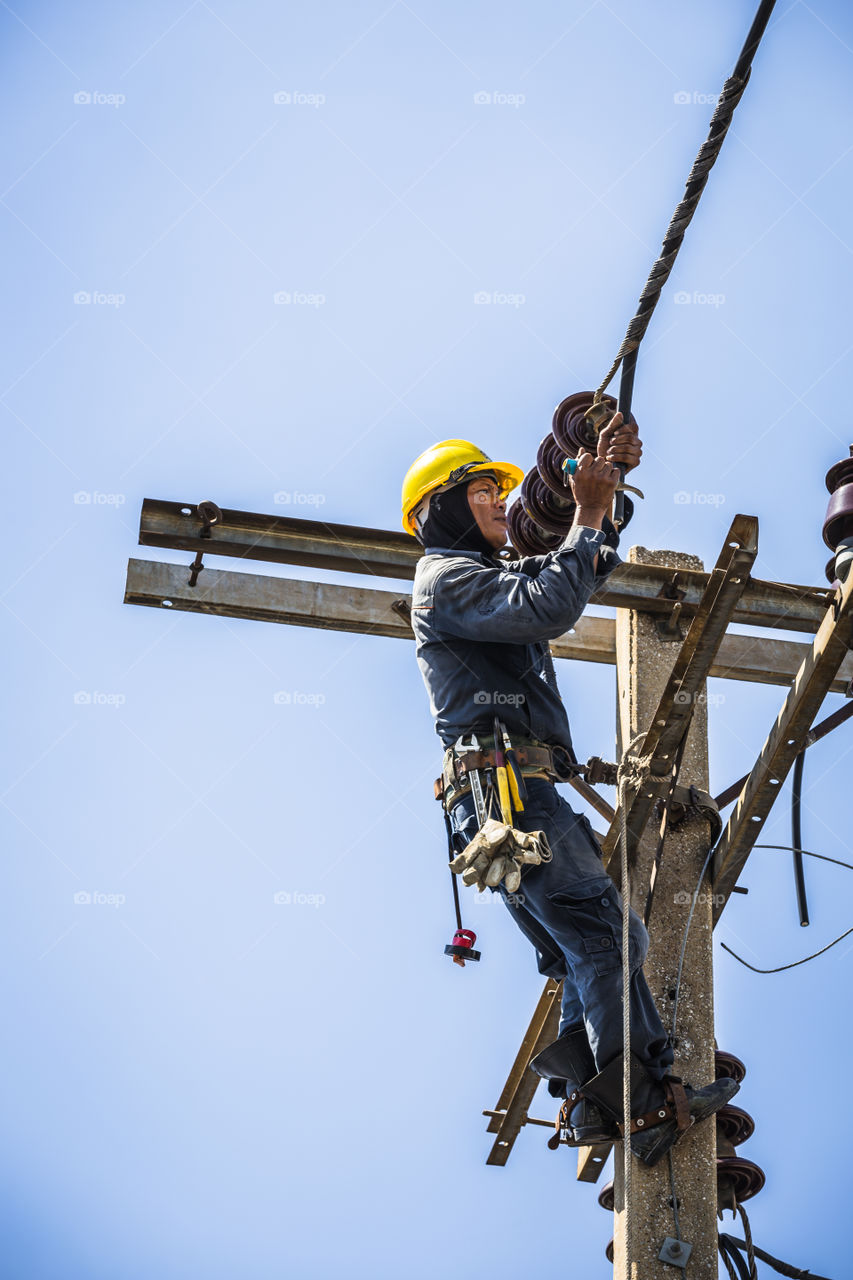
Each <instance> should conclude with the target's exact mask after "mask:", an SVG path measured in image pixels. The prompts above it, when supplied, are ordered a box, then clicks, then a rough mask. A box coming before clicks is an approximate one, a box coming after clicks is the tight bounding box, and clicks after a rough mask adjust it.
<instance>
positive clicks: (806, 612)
mask: <svg viewBox="0 0 853 1280" xmlns="http://www.w3.org/2000/svg"><path fill="white" fill-rule="evenodd" d="M202 505H203V504H196V503H186V502H185V503H181V502H164V501H161V500H159V499H154V498H146V499H145V500H144V502H143V504H142V513H141V516H140V522H139V542H140V545H141V546H149V547H171V548H173V549H175V550H179V551H191V552H198V551H202V552H204V553H205V555H207V556H211V555H219V556H231V557H234V558H236V559H239V560H265V561H269V562H271V563H273V564H298V565H307V566H309V567H316V568H322V569H337V570H340V571H342V572H347V573H364V574H370V575H373V576H376V577H384V578H398V579H401V580H408V581H411V579H412V578H414V576H415V567H416V565H417V562H418V560H419V559H420V558H421V556H422V555H423V549H422V547H421V546H420V544H419V543H418V542H416V541H415V539H414V538H413V537H411V536H410V535H409V534H407V533H403V532H402V531H400V532H399V533H398V532H395V531H394V530H389V529H370V528H362V527H361V526H358V525H348V524H334V523H331V522H325V521H321V520H302V519H298V518H295V517H293V516H284V515H274V516H273V515H261V514H258V513H256V512H251V511H233V510H231V509H229V508H227V507H223V508H221V511H220V516H221V518H220V519H217V520H216V523H215V524H213V525H212V526H208V525H206V524H205V522H204V520H203V519H202V517H201V516H200V515H199V506H202ZM507 568H510V569H511V568H512V560H508V561H507ZM671 578H672V572H671V571H670V570H667V569H664V568H661V567H656V566H653V565H640V564H623V565H620V566H619V568H618V569H615V570H614V572H613V573H612V574H611V575H610V576H609V578H608V579H607V581H606V582H605V583H604V584H603V586H602V587H601V588H600V590H598V591H597V592H595V594H594V595H593V596H592V598H591V603H592V604H599V605H607V606H615V607H616V608H626V609H642V610H644V611H647V612H649V613H657V614H662V615H669V614H670V613H671V610H672V605H671V603H670V601H669V600H668V599H667V598H666V596H665V595H664V594H663V593H664V591H665V589H666V586H667V584H668V583H669V581H670V580H671ZM707 584H708V574H706V573H702V572H701V571H696V570H684V571H681V572H680V573H679V587H680V589H681V591H683V597H682V599H681V617H682V618H683V619H685V620H687V619H689V618H692V617H693V615H694V614H695V613H696V610H697V609H698V608H699V605H700V602H701V600H702V598H703V595H704V591H705V588H706V587H707ZM829 594H830V593H829V591H828V589H827V588H826V587H806V586H797V585H796V584H793V583H779V582H763V581H761V580H759V579H755V578H752V579H750V581H749V582H748V583H747V584H746V588H745V590H744V592H743V595H742V596H741V599H740V600H739V602H738V607H737V609H736V610H735V613H734V616H733V618H732V621H733V622H738V623H747V624H750V625H752V626H759V627H779V628H781V629H783V630H788V631H807V632H810V633H812V634H813V633H814V632H815V631H817V629H818V627H819V626H820V623H821V620H822V619H823V615H824V612H825V611H826V606H827V602H828V599H829Z"/></svg>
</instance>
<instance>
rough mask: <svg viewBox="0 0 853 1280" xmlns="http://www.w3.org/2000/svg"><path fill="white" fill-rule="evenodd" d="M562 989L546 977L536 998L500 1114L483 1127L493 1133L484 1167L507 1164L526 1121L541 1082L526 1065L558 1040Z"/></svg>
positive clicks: (499, 1103) (500, 1101) (500, 1100)
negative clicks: (528, 1109)
mask: <svg viewBox="0 0 853 1280" xmlns="http://www.w3.org/2000/svg"><path fill="white" fill-rule="evenodd" d="M562 986H563V984H562V983H561V982H557V981H555V980H554V979H553V978H549V979H548V981H547V982H546V983H545V987H544V990H543V991H542V994H541V996H540V997H539V1000H538V1002H537V1005H536V1008H535V1010H534V1012H533V1017H532V1018H531V1019H530V1025H529V1026H528V1028H527V1031H526V1032H525V1033H524V1039H523V1040H522V1042H521V1047H520V1048H519V1050H518V1053H517V1054H516V1055H515V1062H514V1063H513V1064H512V1069H511V1070H510V1073H509V1076H508V1077H507V1082H506V1084H505V1085H504V1087H503V1089H502V1090H501V1096H500V1097H499V1098H498V1101H497V1105H496V1106H495V1108H494V1110H495V1111H496V1112H498V1113H500V1114H499V1115H492V1116H491V1118H490V1120H489V1123H488V1125H487V1126H486V1127H487V1132H489V1133H494V1134H495V1140H494V1142H493V1143H492V1149H491V1151H490V1152H489V1155H488V1158H487V1160H486V1164H492V1165H505V1164H506V1162H507V1160H508V1159H509V1156H510V1152H511V1151H512V1148H513V1144H514V1142H515V1140H516V1138H517V1137H518V1135H519V1132H520V1131H521V1128H522V1126H523V1125H524V1124H525V1123H526V1121H527V1108H528V1107H529V1106H530V1104H531V1102H532V1101H533V1095H534V1093H535V1092H536V1088H537V1086H538V1084H539V1079H540V1077H539V1076H537V1075H536V1073H535V1072H533V1071H531V1070H530V1068H529V1066H528V1064H529V1062H530V1059H531V1058H533V1057H535V1055H536V1054H537V1053H538V1052H539V1050H540V1049H541V1048H544V1046H545V1045H546V1044H550V1043H551V1041H552V1040H556V1038H557V1031H558V1028H559V1025H560V995H561V992H562Z"/></svg>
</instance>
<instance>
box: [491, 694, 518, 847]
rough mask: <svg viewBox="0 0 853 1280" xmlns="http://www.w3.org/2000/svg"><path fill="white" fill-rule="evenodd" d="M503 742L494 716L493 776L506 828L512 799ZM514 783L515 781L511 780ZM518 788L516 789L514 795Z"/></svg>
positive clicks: (510, 824) (509, 820) (510, 816)
mask: <svg viewBox="0 0 853 1280" xmlns="http://www.w3.org/2000/svg"><path fill="white" fill-rule="evenodd" d="M502 741H503V738H502V735H501V727H500V724H499V722H498V718H497V716H495V775H496V777H497V780H498V796H499V798H500V802H501V818H502V820H503V821H504V822H505V823H506V825H507V826H508V827H511V826H512V797H511V795H510V784H509V778H508V776H507V774H508V770H507V767H506V760H505V758H504V752H503V746H502V745H501V744H502ZM513 782H515V779H513ZM517 794H518V788H517V787H516V795H517Z"/></svg>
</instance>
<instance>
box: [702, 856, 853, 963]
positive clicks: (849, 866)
mask: <svg viewBox="0 0 853 1280" xmlns="http://www.w3.org/2000/svg"><path fill="white" fill-rule="evenodd" d="M753 848H754V849H782V850H784V851H785V852H786V853H793V854H800V855H801V857H802V856H803V855H805V857H807V858H819V859H820V861H821V862H832V863H834V864H835V866H836V867H846V868H847V870H848V871H853V863H850V862H842V861H841V859H840V858H830V857H828V856H827V855H826V854H825V853H812V852H811V850H810V849H800V848H799V847H798V846H795V845H788V844H756V845H753ZM851 933H853V927H851V928H850V929H847V930H846V931H845V932H844V933H842V934H841V935H840V936H839V937H837V938H835V939H834V940H833V941H832V942H830V943H828V944H827V945H826V946H825V947H821V949H820V951H815V952H814V953H813V954H812V955H810V956H804V957H803V959H802V960H794V961H793V963H792V964H780V965H778V966H777V967H776V968H775V969H757V968H756V967H755V965H754V964H750V963H749V961H748V960H744V958H743V956H739V955H738V953H737V952H736V951H732V949H731V947H727V946H726V944H725V942H721V943H720V946H721V947H722V948H723V950H724V951H728V953H729V955H730V956H734V958H735V960H737V961H739V962H740V963H741V964H742V965H744V966H745V967H746V968H747V969H751V970H752V972H753V973H784V972H785V970H786V969H796V968H797V966H798V965H801V964H806V963H807V962H808V961H809V960H816V959H817V957H818V956H822V955H823V954H824V952H825V951H829V950H831V948H832V947H834V946H836V945H837V944H838V943H839V942H843V941H844V939H845V938H847V937H849V935H850V934H851Z"/></svg>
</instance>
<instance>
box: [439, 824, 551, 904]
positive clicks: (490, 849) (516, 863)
mask: <svg viewBox="0 0 853 1280" xmlns="http://www.w3.org/2000/svg"><path fill="white" fill-rule="evenodd" d="M550 861H551V848H550V846H549V844H548V838H547V836H546V835H545V832H544V831H518V830H516V828H515V827H508V826H507V825H506V823H504V822H498V821H496V819H494V818H487V819H486V821H485V822H484V823H483V825H482V827H481V828H480V830H479V831H478V832H477V834H476V835H475V836H474V839H473V840H471V841H469V843H468V844H467V845H466V846H465V848H464V849H463V850H462V852H461V853H459V854H457V855H456V857H455V858H454V859H453V861H452V862H451V864H450V870H451V871H453V872H454V873H455V874H456V875H461V876H462V882H463V884H473V885H476V887H477V889H478V890H479V891H480V892H481V893H482V891H483V890H484V889H496V888H497V886H498V885H499V884H500V883H501V881H503V882H504V886H505V888H506V891H507V893H515V892H516V890H517V889H518V887H519V885H520V884H521V868H522V867H523V866H534V867H535V866H539V864H540V863H542V862H550Z"/></svg>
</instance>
